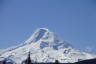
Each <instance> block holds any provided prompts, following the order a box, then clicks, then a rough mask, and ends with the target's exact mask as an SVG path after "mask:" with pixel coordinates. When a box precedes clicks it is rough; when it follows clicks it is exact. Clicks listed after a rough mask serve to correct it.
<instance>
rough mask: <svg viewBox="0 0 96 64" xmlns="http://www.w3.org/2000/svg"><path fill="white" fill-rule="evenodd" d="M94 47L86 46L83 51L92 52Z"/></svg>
mask: <svg viewBox="0 0 96 64" xmlns="http://www.w3.org/2000/svg"><path fill="white" fill-rule="evenodd" d="M94 48H95V47H94V46H86V47H85V50H84V51H85V52H90V53H92V52H93V50H94Z"/></svg>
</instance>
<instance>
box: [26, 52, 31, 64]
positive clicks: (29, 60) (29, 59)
mask: <svg viewBox="0 0 96 64" xmlns="http://www.w3.org/2000/svg"><path fill="white" fill-rule="evenodd" d="M26 64H32V62H31V58H30V52H29V54H28V58H27V60H26Z"/></svg>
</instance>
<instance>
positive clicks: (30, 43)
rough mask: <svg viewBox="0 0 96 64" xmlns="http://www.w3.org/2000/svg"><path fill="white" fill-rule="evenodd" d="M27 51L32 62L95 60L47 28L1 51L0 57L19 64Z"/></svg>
mask: <svg viewBox="0 0 96 64" xmlns="http://www.w3.org/2000/svg"><path fill="white" fill-rule="evenodd" d="M29 51H30V53H31V59H32V61H33V62H54V61H55V60H59V62H61V63H69V62H72V63H73V62H78V61H81V60H85V59H92V58H96V55H92V54H89V53H86V52H81V51H79V50H77V49H75V48H74V47H73V46H72V45H71V44H70V43H68V42H67V41H65V40H61V39H60V38H58V36H57V35H56V34H55V33H53V32H50V31H49V30H48V29H47V28H39V29H37V30H36V31H35V32H34V34H33V35H32V36H31V37H30V38H29V39H28V40H26V41H25V42H24V43H21V44H20V45H18V46H13V47H10V48H7V49H3V50H2V51H1V52H0V57H4V58H7V59H11V60H12V61H14V62H16V63H17V64H20V63H21V62H22V61H24V60H25V59H26V58H27V56H28V52H29Z"/></svg>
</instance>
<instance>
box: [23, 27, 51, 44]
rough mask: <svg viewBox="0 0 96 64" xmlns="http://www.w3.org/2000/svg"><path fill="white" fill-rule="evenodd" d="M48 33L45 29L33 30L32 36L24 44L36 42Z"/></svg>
mask: <svg viewBox="0 0 96 64" xmlns="http://www.w3.org/2000/svg"><path fill="white" fill-rule="evenodd" d="M48 32H49V30H48V29H47V28H38V29H36V30H35V32H34V33H33V35H32V36H31V37H30V38H29V39H28V40H27V41H25V43H32V42H36V41H38V40H40V39H41V38H42V37H43V36H44V35H45V33H48Z"/></svg>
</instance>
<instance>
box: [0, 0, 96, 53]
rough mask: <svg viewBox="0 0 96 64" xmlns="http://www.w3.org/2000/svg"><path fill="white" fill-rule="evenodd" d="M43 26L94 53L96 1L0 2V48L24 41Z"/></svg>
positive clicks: (26, 0)
mask: <svg viewBox="0 0 96 64" xmlns="http://www.w3.org/2000/svg"><path fill="white" fill-rule="evenodd" d="M42 27H45V28H48V29H49V30H50V31H53V32H55V33H57V34H58V36H59V37H60V38H61V39H63V40H67V41H69V42H70V43H71V44H72V45H73V46H74V47H75V48H78V49H80V50H85V49H86V48H90V49H92V50H91V52H92V53H96V50H95V48H96V1H95V0H0V48H7V47H10V46H13V45H18V44H20V43H22V42H24V41H25V40H26V39H27V38H28V37H29V36H30V35H32V33H33V32H34V30H36V29H37V28H42Z"/></svg>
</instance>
